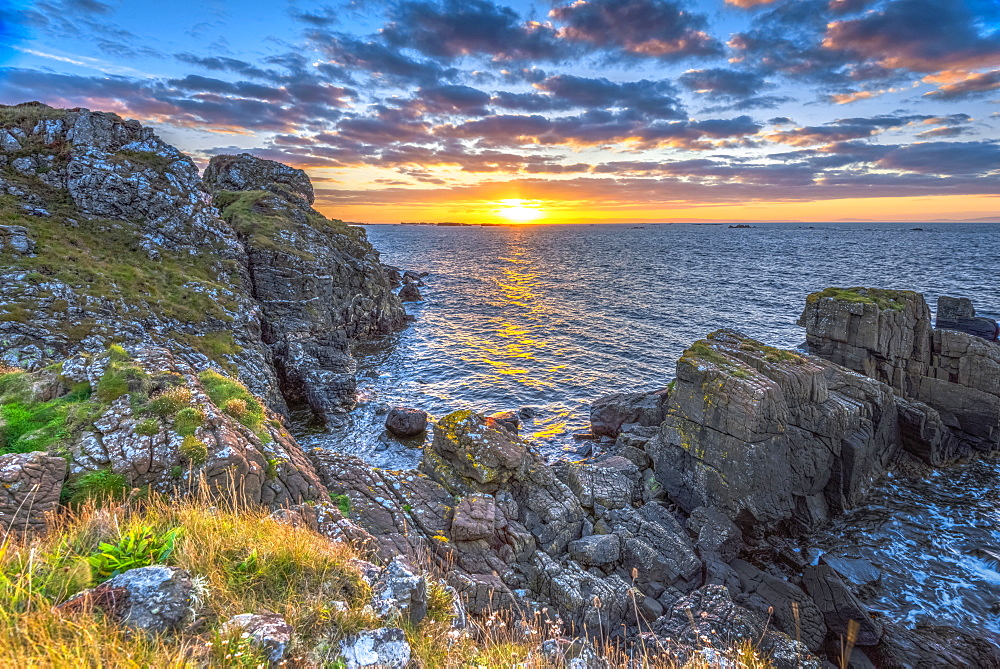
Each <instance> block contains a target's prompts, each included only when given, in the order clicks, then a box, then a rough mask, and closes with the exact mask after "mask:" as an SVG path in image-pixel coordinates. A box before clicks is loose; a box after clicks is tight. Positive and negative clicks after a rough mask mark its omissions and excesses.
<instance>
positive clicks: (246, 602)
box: [0, 497, 767, 669]
mask: <svg viewBox="0 0 1000 669" xmlns="http://www.w3.org/2000/svg"><path fill="white" fill-rule="evenodd" d="M176 528H180V530H179V536H178V539H177V541H176V544H175V548H174V551H173V553H172V554H171V555H170V556H169V558H168V559H167V561H168V563H169V564H171V565H174V566H177V567H181V568H183V569H186V570H187V571H188V572H190V573H191V574H192V575H193V576H194V577H195V579H196V581H197V582H198V586H197V588H196V590H197V592H198V600H199V603H198V605H197V610H196V611H193V616H192V620H193V621H192V623H191V625H189V627H188V628H187V629H185V630H183V631H182V632H180V633H178V634H176V635H173V636H169V637H166V636H161V637H155V638H154V637H148V636H146V635H143V634H134V633H129V632H127V631H125V630H123V629H122V628H120V627H119V626H117V625H116V624H114V623H113V622H112V621H110V620H109V619H107V618H105V616H104V615H103V614H102V613H101V612H100V611H99V610H76V611H74V612H72V613H68V612H60V611H58V610H56V609H55V608H54V606H55V605H58V604H60V603H61V602H63V601H65V600H66V599H67V598H68V597H70V596H72V595H73V594H75V593H77V592H79V591H81V590H83V589H85V588H87V587H90V586H92V585H94V584H95V577H94V575H93V574H94V570H93V569H92V567H91V565H90V563H88V561H87V558H88V557H89V556H91V555H93V554H94V553H95V552H96V551H97V549H98V546H99V545H100V544H101V543H102V542H107V543H112V544H113V543H115V542H116V541H117V540H118V538H119V537H121V536H123V535H126V534H128V533H133V534H135V533H137V532H138V533H139V534H142V533H151V534H154V535H157V534H162V533H166V532H169V531H171V530H175V529H176ZM357 557H358V554H357V552H356V551H355V550H354V549H353V548H352V547H351V546H350V545H348V544H345V543H338V542H333V541H330V540H328V539H327V538H325V537H323V536H321V535H319V534H317V533H315V532H312V531H310V530H309V529H307V528H304V527H293V526H291V525H288V524H284V523H281V522H278V521H276V520H274V519H273V518H271V516H270V513H269V512H268V511H267V510H266V509H262V508H253V507H240V506H236V505H233V504H231V503H226V502H223V501H220V500H218V499H216V500H213V501H209V500H206V499H195V498H193V497H192V498H187V499H181V500H169V499H166V498H147V499H135V498H133V499H132V500H131V501H127V502H122V503H116V504H113V505H109V506H105V507H103V508H101V507H98V506H96V505H95V503H94V502H88V503H86V504H83V505H82V506H80V507H79V508H76V509H67V510H65V511H63V512H60V513H59V514H58V515H56V516H54V517H53V518H52V519H51V523H50V529H49V532H48V533H47V534H46V535H45V536H35V537H30V538H21V537H18V536H15V535H13V534H8V535H5V536H4V535H0V667H58V668H61V667H114V668H118V667H206V666H210V667H257V666H263V665H264V664H266V663H265V662H264V658H263V655H262V654H261V652H260V651H259V650H258V649H255V648H254V647H252V646H251V645H250V644H249V643H247V641H246V640H245V639H241V638H240V637H238V636H237V637H228V638H226V637H223V636H220V632H219V629H220V626H221V624H222V623H223V622H224V621H225V620H227V619H228V618H230V617H231V616H233V615H236V614H240V613H263V612H273V613H277V614H279V615H281V616H283V617H284V618H285V619H286V620H288V622H289V623H291V624H292V626H293V627H294V628H295V630H296V637H297V644H296V646H295V649H294V658H293V659H292V660H291V661H289V663H288V664H289V666H294V667H323V668H327V667H329V668H330V669H334V668H338V667H340V666H341V665H340V664H339V663H338V659H337V656H338V652H337V643H338V642H339V641H340V639H342V638H343V637H345V636H347V635H350V634H352V633H355V632H357V631H360V630H362V629H372V628H377V627H383V626H386V625H387V624H398V625H399V626H401V627H402V628H403V629H404V630H405V631H406V634H407V638H408V639H409V642H410V645H411V648H412V652H413V666H415V667H419V668H428V669H430V668H434V669H437V668H442V669H451V668H456V669H458V668H475V667H490V668H494V667H524V668H526V669H529V668H530V669H533V668H541V667H546V666H550V665H547V664H545V662H544V661H543V659H542V657H541V655H540V654H539V653H538V648H539V646H540V645H541V643H542V641H544V640H545V639H546V638H548V637H550V636H552V635H554V634H556V630H554V629H551V628H549V627H546V626H545V625H543V624H541V622H540V621H539V623H538V624H534V625H525V624H515V623H513V622H510V621H507V620H505V619H504V618H503V617H502V616H500V615H492V616H488V617H485V618H482V619H471V620H470V627H469V629H468V630H466V631H460V630H455V629H453V628H452V625H451V621H450V616H449V613H448V612H449V611H450V607H451V601H450V599H449V598H448V596H447V595H446V594H445V593H446V591H445V590H444V588H439V587H437V586H435V587H433V588H432V589H431V597H430V614H429V616H428V617H427V619H425V620H424V621H423V622H421V623H420V624H419V625H409V624H407V623H405V622H402V621H395V622H389V623H387V622H386V621H384V620H379V619H378V618H376V617H375V615H374V613H373V611H372V610H371V607H369V606H367V603H368V601H369V598H370V596H371V592H370V588H369V587H368V585H367V584H366V583H365V582H364V581H363V580H362V579H361V578H360V577H359V574H358V572H357V569H356V567H355V566H354V564H353V563H352V561H353V560H354V559H356V558H357ZM334 602H344V603H346V605H347V606H346V610H341V609H343V608H344V607H343V606H342V605H334ZM600 652H601V654H602V655H603V656H605V657H606V659H608V661H609V663H610V665H611V666H612V667H626V666H641V667H643V668H644V669H646V668H648V669H659V668H661V667H662V668H664V669H665V668H668V667H669V668H671V669H673V668H675V667H677V666H678V665H677V664H676V662H675V661H674V660H673V658H671V657H670V656H669V654H667V653H653V654H647V655H646V656H643V657H642V658H639V659H640V662H639V664H638V665H636V664H635V663H634V662H633V663H632V664H631V665H630V661H629V658H628V657H627V655H626V654H625V653H624V652H623V650H622V649H621V648H620V647H617V646H614V645H610V644H609V645H608V646H607V647H606V648H602V649H601V651H600ZM727 658H728V659H730V660H731V661H734V665H729V666H737V667H746V668H747V669H764V667H766V666H767V664H766V663H764V662H762V661H761V660H760V659H759V658H758V657H757V655H756V653H754V652H753V649H752V648H750V647H747V648H743V649H737V650H735V651H732V652H730V653H727ZM708 666H709V665H708V664H706V663H705V662H701V661H698V662H692V663H689V664H688V665H686V667H685V669H703V668H707V667H708Z"/></svg>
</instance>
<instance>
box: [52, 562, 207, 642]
mask: <svg viewBox="0 0 1000 669" xmlns="http://www.w3.org/2000/svg"><path fill="white" fill-rule="evenodd" d="M193 589H194V587H193V585H192V583H191V576H190V575H189V574H188V573H187V572H186V571H184V570H183V569H178V568H176V567H164V566H163V565H154V566H152V567H139V568H138V569H129V570H128V571H126V572H123V573H121V574H118V575H117V576H115V577H114V578H112V579H110V580H108V581H105V582H104V583H102V584H101V585H99V586H97V587H96V588H91V589H89V590H84V591H83V592H81V593H79V594H77V595H74V596H73V597H71V598H70V599H68V600H66V601H65V602H64V603H62V604H61V605H60V606H59V608H60V610H63V611H66V612H73V611H78V610H88V609H91V608H99V609H101V610H103V611H104V612H105V613H106V614H107V615H109V616H110V617H111V618H112V619H114V620H115V621H117V622H118V623H120V624H121V625H124V626H125V627H129V628H131V629H135V630H142V631H144V632H146V633H148V634H152V635H156V634H164V633H168V632H175V631H177V630H178V629H180V627H181V625H183V623H184V622H185V621H187V619H188V618H189V617H190V615H191V613H192V611H191V608H190V607H191V592H192V590H193Z"/></svg>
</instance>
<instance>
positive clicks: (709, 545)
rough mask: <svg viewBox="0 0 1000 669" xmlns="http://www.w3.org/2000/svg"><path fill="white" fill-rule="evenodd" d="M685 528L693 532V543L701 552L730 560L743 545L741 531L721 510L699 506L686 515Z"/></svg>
mask: <svg viewBox="0 0 1000 669" xmlns="http://www.w3.org/2000/svg"><path fill="white" fill-rule="evenodd" d="M687 528H688V530H690V531H691V532H693V533H694V535H695V537H696V539H695V545H696V546H697V547H698V550H699V551H701V553H702V554H715V555H718V556H719V558H720V559H721V560H722V561H723V562H730V561H732V559H733V558H735V557H736V555H737V553H739V551H740V549H741V548H742V547H743V533H742V532H740V529H739V528H738V527H736V524H735V523H733V521H731V520H729V518H728V517H726V516H725V515H724V514H723V513H722V512H721V511H719V510H718V509H716V508H714V507H711V506H699V507H698V508H697V509H695V510H694V511H692V512H691V515H690V516H689V517H688V521H687Z"/></svg>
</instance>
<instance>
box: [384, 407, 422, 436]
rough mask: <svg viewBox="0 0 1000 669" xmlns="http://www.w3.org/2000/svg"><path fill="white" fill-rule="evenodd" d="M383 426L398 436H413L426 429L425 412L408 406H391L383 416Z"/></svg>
mask: <svg viewBox="0 0 1000 669" xmlns="http://www.w3.org/2000/svg"><path fill="white" fill-rule="evenodd" d="M385 428H386V429H387V430H389V432H392V433H393V434H395V435H396V436H399V437H414V436H416V435H418V434H421V433H422V432H425V431H426V430H427V412H426V411H421V410H420V409H413V408H410V407H393V408H392V409H390V410H389V414H388V415H387V416H386V417H385Z"/></svg>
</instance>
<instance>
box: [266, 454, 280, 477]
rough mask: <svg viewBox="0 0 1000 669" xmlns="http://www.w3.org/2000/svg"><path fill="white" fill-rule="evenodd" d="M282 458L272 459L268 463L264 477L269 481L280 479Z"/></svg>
mask: <svg viewBox="0 0 1000 669" xmlns="http://www.w3.org/2000/svg"><path fill="white" fill-rule="evenodd" d="M281 463H282V460H281V458H270V459H269V460H268V461H267V467H265V468H264V476H265V477H266V478H267V479H268V480H271V479H276V478H278V467H279V466H280V465H281Z"/></svg>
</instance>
